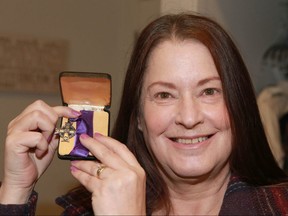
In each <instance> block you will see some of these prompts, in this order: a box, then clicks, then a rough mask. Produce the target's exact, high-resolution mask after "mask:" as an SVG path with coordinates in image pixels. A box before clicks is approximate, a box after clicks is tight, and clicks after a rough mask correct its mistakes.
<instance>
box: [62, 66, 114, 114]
mask: <svg viewBox="0 0 288 216" xmlns="http://www.w3.org/2000/svg"><path fill="white" fill-rule="evenodd" d="M60 88H61V96H62V101H63V104H64V105H66V106H71V107H73V106H76V107H77V106H86V107H88V108H89V107H90V108H91V109H93V108H97V107H98V108H101V107H103V108H105V109H109V108H110V105H111V76H110V75H109V74H106V73H88V72H62V73H61V74H60Z"/></svg>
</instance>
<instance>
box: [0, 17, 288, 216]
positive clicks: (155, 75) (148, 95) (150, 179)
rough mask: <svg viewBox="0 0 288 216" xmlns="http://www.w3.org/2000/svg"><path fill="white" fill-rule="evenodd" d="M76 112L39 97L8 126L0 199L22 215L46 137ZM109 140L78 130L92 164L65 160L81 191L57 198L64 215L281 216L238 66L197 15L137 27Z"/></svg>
mask: <svg viewBox="0 0 288 216" xmlns="http://www.w3.org/2000/svg"><path fill="white" fill-rule="evenodd" d="M77 115H79V113H77V112H75V111H74V112H73V111H71V110H69V108H65V107H55V108H51V107H49V106H47V105H46V104H44V103H43V102H39V101H38V102H36V103H34V104H32V105H31V106H29V107H28V108H27V109H26V110H25V111H24V112H23V113H22V114H20V116H19V117H17V118H16V119H15V120H13V121H12V123H10V126H9V131H8V137H7V140H6V158H5V162H6V163H5V175H4V179H3V184H2V187H1V188H0V203H2V204H9V203H10V204H11V203H14V204H18V205H17V206H18V207H19V208H21V207H20V206H22V210H23V208H26V210H27V209H28V210H27V211H30V212H32V211H31V209H32V210H33V208H34V207H33V206H34V205H33V203H34V202H35V201H34V200H35V199H36V195H35V194H32V195H30V194H31V191H32V190H33V186H34V184H35V183H36V180H37V178H39V177H40V175H41V174H42V173H43V172H44V170H45V169H46V167H47V166H48V164H49V162H50V161H51V158H52V154H53V151H54V149H55V148H56V145H55V144H54V143H55V138H52V141H51V143H50V144H49V145H48V142H50V140H51V138H50V139H49V137H50V135H51V134H52V132H53V130H54V127H55V123H56V121H57V118H58V117H61V116H66V117H76V116H77ZM31 116H34V117H35V118H33V119H32V118H31ZM28 117H30V118H29V119H28ZM42 119H43V120H42ZM44 120H45V121H44ZM45 122H46V123H45ZM47 122H48V123H47ZM35 129H38V131H39V129H41V130H40V131H41V132H34V130H35ZM31 130H33V131H31ZM31 133H35V134H33V135H35V137H38V139H37V140H35V139H34V138H31V137H32V136H31V135H32V134H31ZM28 135H29V137H28ZM112 137H113V138H109V137H105V136H102V135H100V134H95V135H94V137H93V138H91V137H88V136H87V135H85V134H82V135H81V137H80V140H81V142H82V144H83V145H84V146H85V147H86V148H88V149H89V150H90V151H91V152H92V153H93V154H94V155H95V156H96V157H97V158H98V159H99V160H100V161H101V163H98V162H92V161H73V162H71V173H72V175H73V176H74V177H75V178H77V179H78V180H79V181H80V183H81V184H82V185H83V186H84V187H85V188H86V189H87V190H88V191H89V192H90V193H91V194H90V193H88V192H87V191H86V189H84V188H80V189H79V188H78V189H76V190H75V191H72V192H70V193H68V194H67V195H66V196H63V197H60V198H58V199H57V202H58V204H60V205H62V206H64V208H65V212H64V214H70V215H71V214H75V215H77V214H89V213H91V214H93V213H94V214H100V215H103V214H116V215H120V214H125V215H127V214H133V215H143V214H148V215H151V214H161V215H163V214H165V215H166V214H176V215H183V214H184V215H187V214H190V215H191V214H192V215H195V214H198V215H199V214H201V215H207V214H213V215H215V214H220V215H222V214H242V215H243V214H253V215H257V214H287V213H288V207H287V206H288V189H287V184H286V186H285V185H282V184H281V183H284V182H287V176H286V175H285V174H284V172H283V171H282V170H281V169H280V168H279V167H278V166H277V163H276V162H275V160H274V158H273V156H272V154H271V151H270V149H269V146H268V143H267V140H266V137H265V133H264V130H263V127H262V124H261V120H260V117H259V112H258V108H257V104H256V99H255V95H254V92H253V87H252V84H251V81H250V78H249V74H248V72H247V69H246V67H245V65H244V63H243V61H242V58H241V56H240V54H239V52H238V51H237V48H236V47H235V45H234V43H233V42H232V41H231V39H230V37H229V36H228V35H227V34H226V33H225V31H224V30H223V29H222V28H221V27H220V26H219V25H218V24H216V23H215V22H213V21H212V20H210V19H208V18H205V17H201V16H197V15H189V14H179V15H167V16H163V17H160V18H159V19H157V20H155V21H153V22H152V23H151V24H149V25H148V26H147V27H146V28H145V29H144V30H143V31H142V33H141V35H140V37H139V39H138V41H137V43H136V45H135V48H134V51H133V53H132V57H131V61H130V64H129V67H128V71H127V75H126V80H125V84H124V90H123V95H122V101H121V105H120V110H119V114H118V118H117V121H116V123H115V128H114V130H113V134H112ZM20 138H21V140H22V143H20V141H19V140H20ZM47 140H48V142H47ZM31 143H32V144H31ZM122 143H124V144H125V145H123V144H122ZM10 146H13V148H12V147H10ZM15 146H17V147H18V146H20V147H19V148H18V149H19V150H18V151H15V150H13V149H15ZM48 146H49V147H48ZM126 146H127V147H128V148H126ZM30 148H34V149H36V150H35V151H34V153H35V155H36V162H35V161H33V160H31V159H30V157H29V156H28V151H29V149H30ZM47 148H48V150H47ZM128 149H129V150H128ZM14 155H17V156H18V158H19V159H18V162H21V166H20V165H19V164H18V163H16V162H15V158H14V160H13V159H12V157H13V156H14ZM19 156H21V157H23V158H20V157H19ZM37 160H39V161H37ZM39 164H40V165H39ZM19 167H20V168H21V169H20V168H19ZM20 170H21V172H20ZM23 170H24V171H23ZM12 171H13V172H12ZM15 173H16V174H15ZM31 173H32V174H33V175H31ZM28 175H29V177H30V179H27V177H28ZM275 184H277V185H276V186H275ZM16 192H18V195H17V196H16V198H15V193H16ZM19 194H20V195H19ZM80 194H81V195H80ZM12 195H13V196H12ZM29 196H30V199H29ZM79 196H80V197H84V198H83V199H79ZM91 196H92V205H91ZM12 197H13V198H12ZM27 200H29V201H28V204H26V205H25V204H24V205H23V203H27ZM67 202H68V203H67ZM65 203H66V204H65ZM21 204H22V205H21ZM17 206H16V207H14V209H15V208H17ZM23 206H24V207H23ZM0 208H2V209H4V208H6V209H8V210H7V211H10V212H11V211H12V210H11V209H12V208H11V207H10V208H9V207H8V206H7V205H1V206H0ZM29 208H30V209H29ZM92 209H93V210H92Z"/></svg>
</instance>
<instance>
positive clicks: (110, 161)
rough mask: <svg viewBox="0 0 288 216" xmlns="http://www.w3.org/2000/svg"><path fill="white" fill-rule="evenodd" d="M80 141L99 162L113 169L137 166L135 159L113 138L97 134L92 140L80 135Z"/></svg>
mask: <svg viewBox="0 0 288 216" xmlns="http://www.w3.org/2000/svg"><path fill="white" fill-rule="evenodd" d="M80 141H81V143H82V144H83V145H84V146H85V147H86V148H88V149H89V151H90V152H91V153H92V154H93V155H94V156H95V157H96V158H97V159H98V160H99V161H101V162H102V163H103V164H105V165H107V166H109V167H111V168H113V169H118V168H119V167H123V166H125V164H129V165H131V166H138V162H137V160H136V158H135V157H134V155H133V154H132V153H131V152H130V151H129V149H128V148H127V147H126V146H125V145H124V144H122V143H120V142H118V141H117V140H115V139H113V138H110V137H106V136H102V135H100V134H98V135H96V136H95V138H94V139H93V138H91V137H89V136H87V135H86V134H82V135H81V136H80ZM124 163H125V164H124Z"/></svg>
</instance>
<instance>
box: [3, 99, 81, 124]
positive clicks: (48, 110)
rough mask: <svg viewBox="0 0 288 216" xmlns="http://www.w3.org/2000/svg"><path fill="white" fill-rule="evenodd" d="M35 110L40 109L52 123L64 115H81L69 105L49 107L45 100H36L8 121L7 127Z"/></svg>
mask: <svg viewBox="0 0 288 216" xmlns="http://www.w3.org/2000/svg"><path fill="white" fill-rule="evenodd" d="M37 111H40V112H41V113H43V114H44V115H46V116H47V117H48V118H49V119H50V121H51V122H54V123H56V122H57V121H58V118H59V117H63V116H65V117H71V118H73V117H74V118H75V117H78V116H79V115H81V113H80V112H78V111H75V110H73V109H71V108H69V107H64V106H55V107H50V106H49V105H48V104H46V103H45V102H43V101H41V100H38V101H35V102H34V103H32V104H30V105H29V106H28V107H27V108H26V109H25V110H24V111H23V112H22V113H20V114H19V115H18V116H17V117H16V118H15V119H13V120H12V121H11V122H10V124H9V126H8V128H13V127H14V126H15V125H16V124H18V122H19V121H20V120H21V119H22V118H23V117H24V116H25V115H29V114H30V113H33V112H37Z"/></svg>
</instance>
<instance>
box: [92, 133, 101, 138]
mask: <svg viewBox="0 0 288 216" xmlns="http://www.w3.org/2000/svg"><path fill="white" fill-rule="evenodd" d="M101 136H103V135H102V134H101V133H98V132H95V133H94V136H93V137H94V138H96V137H101Z"/></svg>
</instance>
